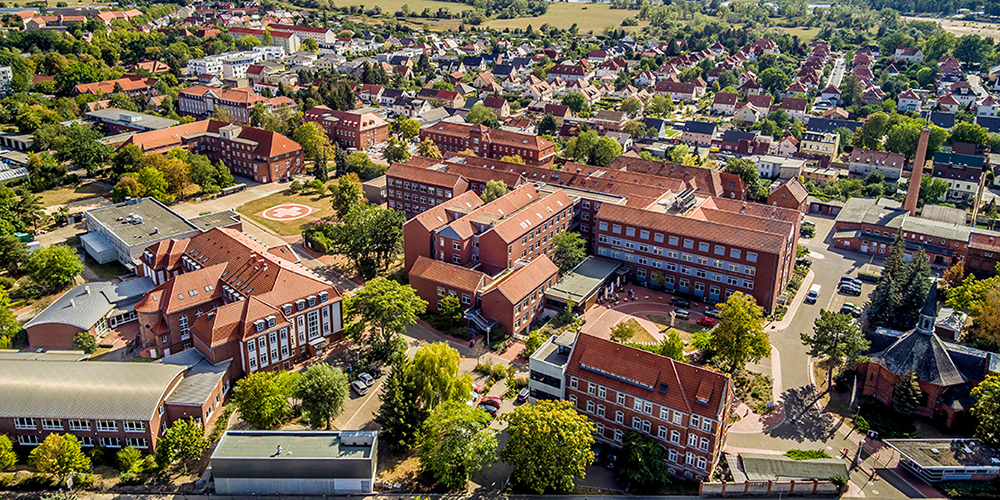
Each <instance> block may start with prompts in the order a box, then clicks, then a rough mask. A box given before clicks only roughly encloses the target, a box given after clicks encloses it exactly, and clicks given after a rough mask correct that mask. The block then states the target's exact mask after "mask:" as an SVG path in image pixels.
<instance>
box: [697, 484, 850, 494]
mask: <svg viewBox="0 0 1000 500" xmlns="http://www.w3.org/2000/svg"><path fill="white" fill-rule="evenodd" d="M698 494H699V495H701V496H715V497H752V496H776V495H781V496H792V495H798V496H820V495H829V496H834V495H839V494H840V487H839V486H837V485H835V484H833V483H831V482H830V481H815V480H814V481H743V482H739V483H726V482H723V483H701V486H700V487H699V488H698Z"/></svg>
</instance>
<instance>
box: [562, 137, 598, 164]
mask: <svg viewBox="0 0 1000 500" xmlns="http://www.w3.org/2000/svg"><path fill="white" fill-rule="evenodd" d="M598 140H600V138H599V137H598V136H597V132H596V131H594V130H588V131H586V132H581V133H580V134H579V135H577V136H576V137H574V138H572V139H570V140H568V141H566V147H565V148H563V156H564V157H565V158H566V159H567V160H570V161H575V162H584V163H586V162H588V161H589V160H590V157H591V152H592V151H593V150H594V146H596V145H597V141H598Z"/></svg>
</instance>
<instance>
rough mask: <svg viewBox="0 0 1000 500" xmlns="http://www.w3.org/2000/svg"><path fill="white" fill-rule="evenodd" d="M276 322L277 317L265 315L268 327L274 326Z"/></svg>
mask: <svg viewBox="0 0 1000 500" xmlns="http://www.w3.org/2000/svg"><path fill="white" fill-rule="evenodd" d="M277 323H278V320H277V318H275V317H274V316H268V317H267V327H268V328H274V326H275V325H276V324H277Z"/></svg>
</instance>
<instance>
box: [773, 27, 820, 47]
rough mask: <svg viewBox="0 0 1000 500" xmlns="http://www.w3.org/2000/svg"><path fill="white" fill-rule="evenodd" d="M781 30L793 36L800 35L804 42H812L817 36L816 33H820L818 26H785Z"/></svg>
mask: <svg viewBox="0 0 1000 500" xmlns="http://www.w3.org/2000/svg"><path fill="white" fill-rule="evenodd" d="M781 31H784V32H785V33H788V34H789V35H791V36H795V35H799V40H800V41H801V42H802V43H809V42H811V41H812V39H813V38H816V35H817V34H819V29H818V28H810V27H804V26H799V27H795V28H784V27H783V28H781Z"/></svg>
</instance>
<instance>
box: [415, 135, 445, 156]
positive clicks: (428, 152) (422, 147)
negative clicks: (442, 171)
mask: <svg viewBox="0 0 1000 500" xmlns="http://www.w3.org/2000/svg"><path fill="white" fill-rule="evenodd" d="M417 154H418V155H420V156H423V157H424V158H430V159H432V160H440V159H441V158H442V157H443V156H442V155H441V150H440V149H438V147H437V145H436V144H434V141H432V140H430V139H424V140H422V141H420V144H418V145H417Z"/></svg>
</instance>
